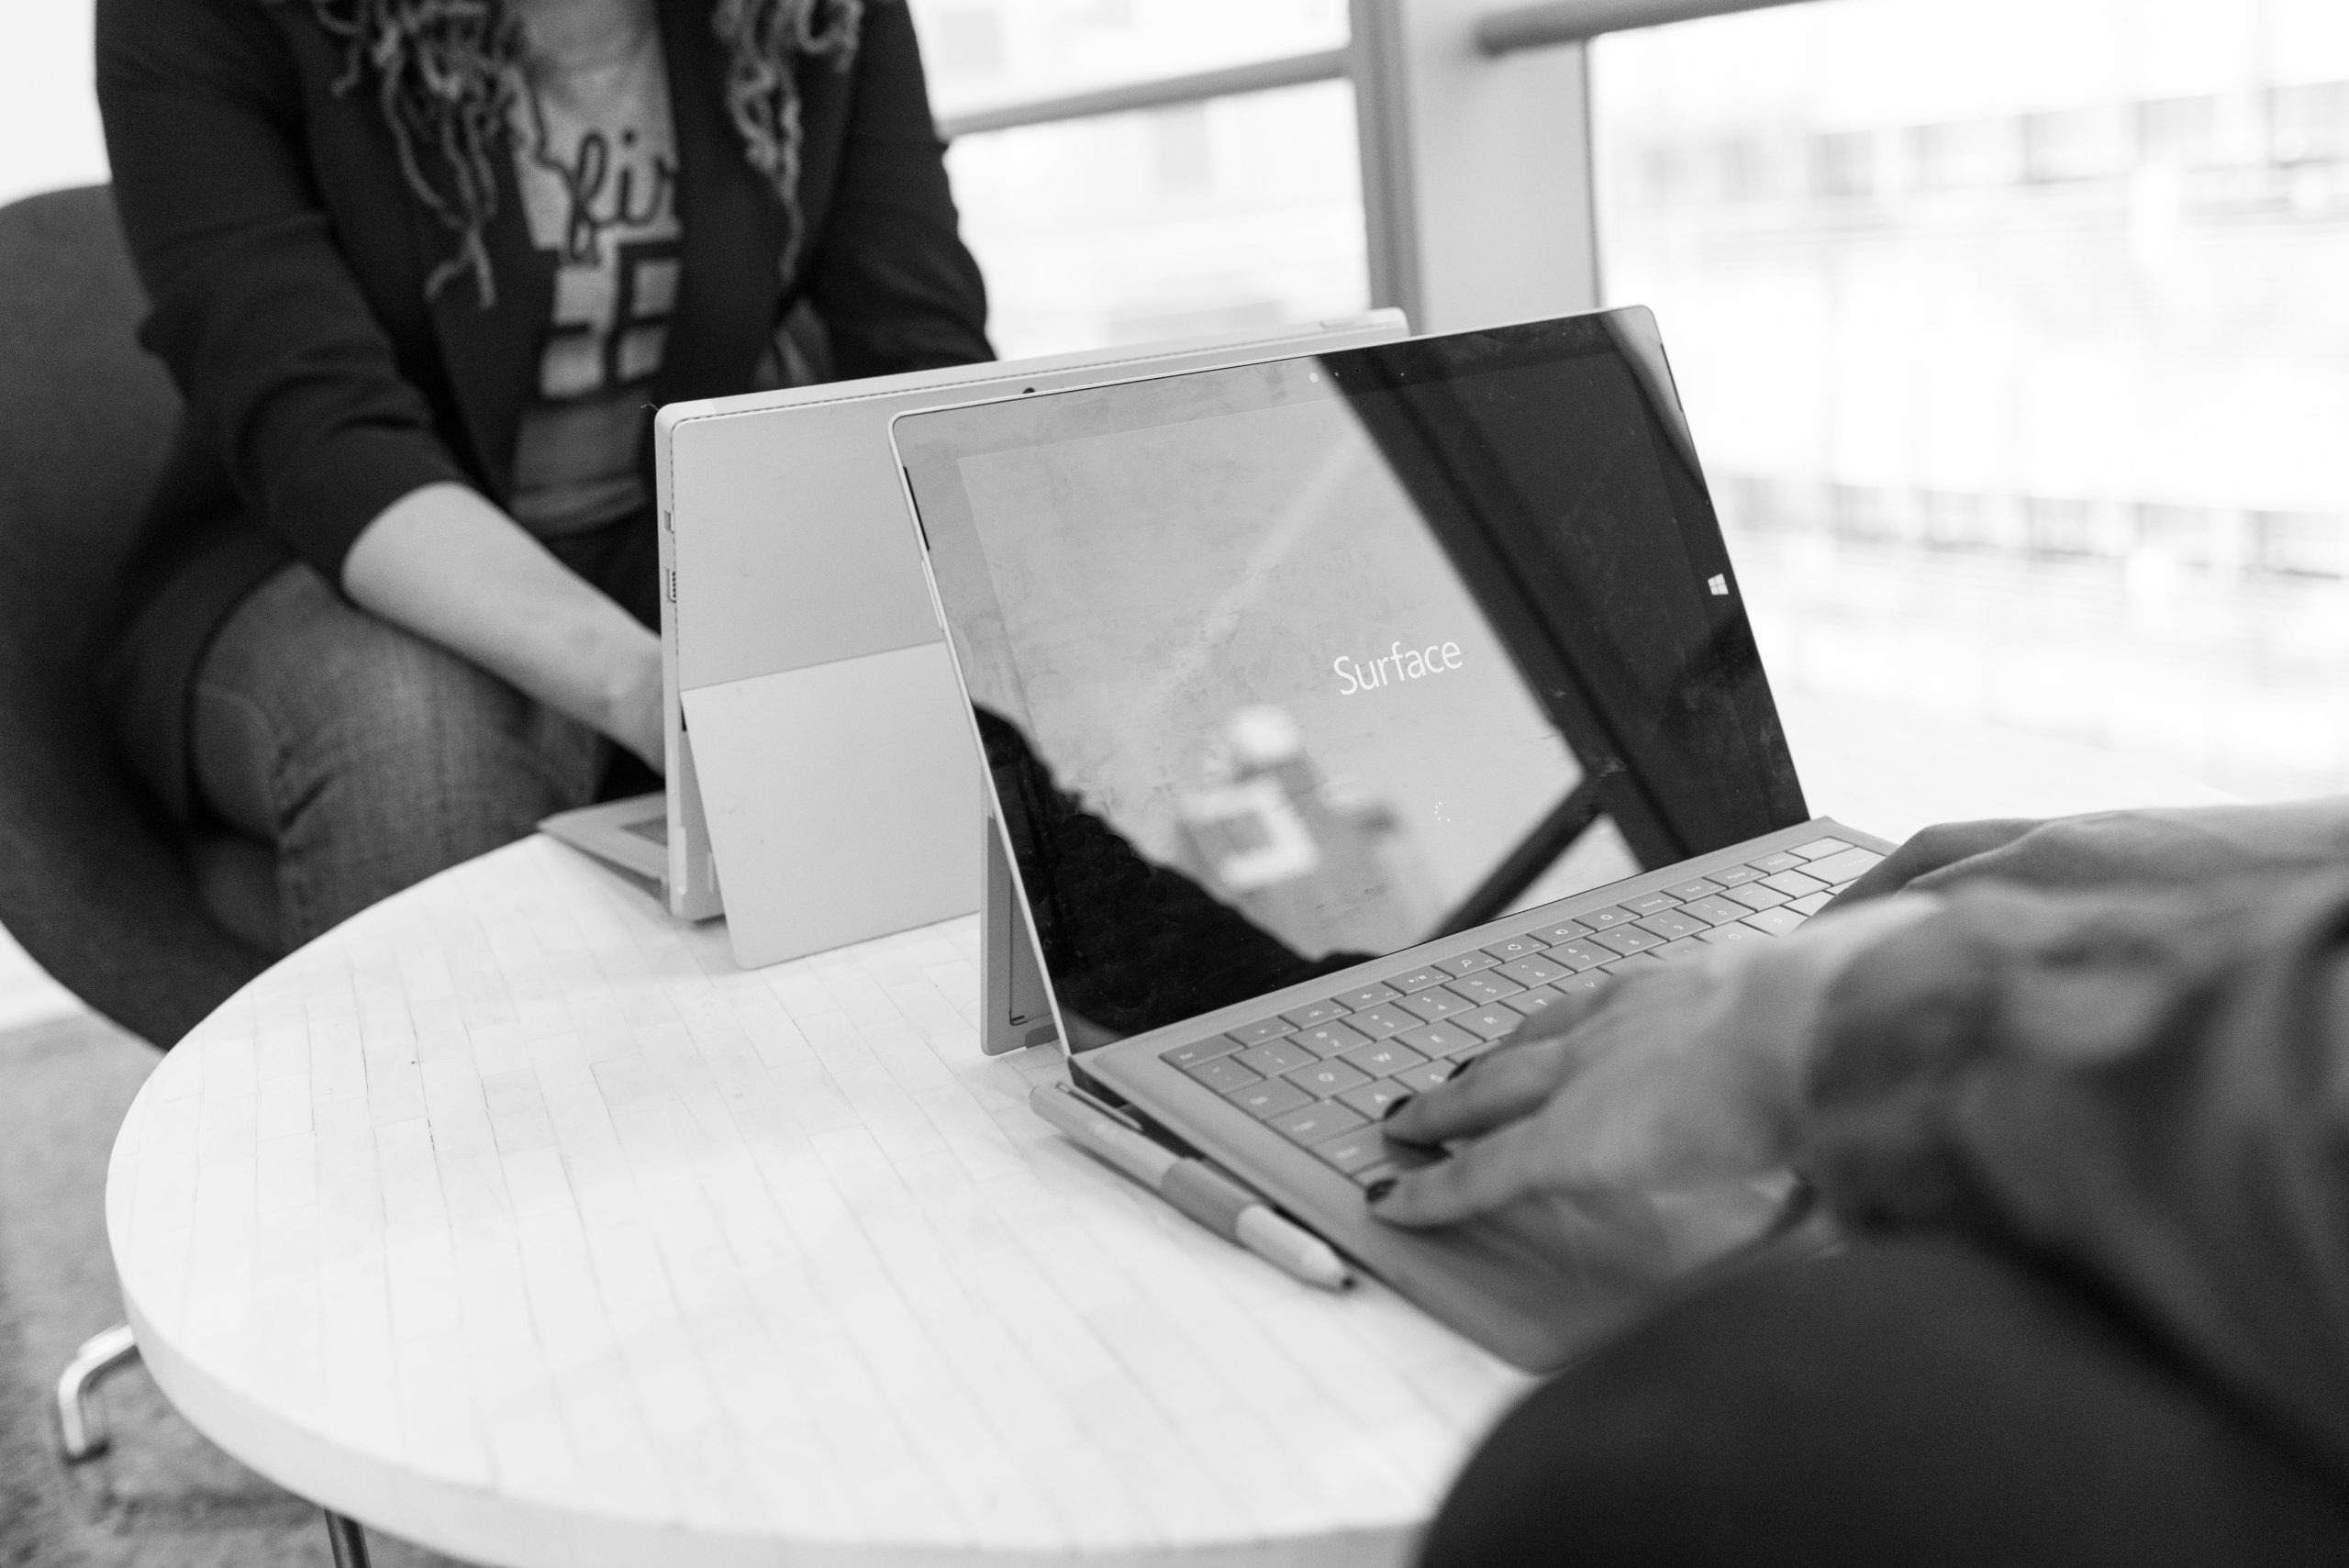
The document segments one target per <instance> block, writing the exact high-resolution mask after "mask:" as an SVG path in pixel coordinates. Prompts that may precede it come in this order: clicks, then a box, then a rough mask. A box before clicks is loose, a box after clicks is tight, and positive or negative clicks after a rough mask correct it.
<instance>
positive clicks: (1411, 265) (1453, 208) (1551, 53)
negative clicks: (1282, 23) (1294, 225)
mask: <svg viewBox="0 0 2349 1568" xmlns="http://www.w3.org/2000/svg"><path fill="white" fill-rule="evenodd" d="M1803 3H1805V0H1546V3H1544V4H1540V5H1528V6H1507V7H1502V8H1498V9H1495V8H1492V7H1491V5H1490V0H1350V5H1349V11H1350V13H1351V16H1350V20H1351V23H1352V28H1351V35H1350V38H1349V41H1348V42H1347V43H1346V44H1345V45H1344V46H1343V47H1341V48H1338V49H1330V50H1314V51H1311V52H1308V53H1305V54H1296V55H1286V56H1281V57H1277V58H1275V59H1270V60H1263V61H1250V62H1248V63H1246V64H1242V65H1232V66H1225V67H1221V68H1219V69H1217V70H1212V71H1201V72H1190V73H1187V74H1185V75H1180V76H1170V77H1161V78H1156V79H1152V80H1145V81H1140V82H1132V83H1121V84H1119V85H1117V86H1113V87H1105V88H1098V89H1095V90H1092V91H1089V92H1083V93H1073V94H1067V95H1058V96H1054V97H1050V98H1039V99H1031V100H1028V101H1025V102H1019V103H1011V104H1005V105H999V106H990V107H987V108H985V109H977V110H973V111H971V112H969V113H965V114H959V115H946V116H941V117H940V118H939V121H938V132H939V135H940V137H941V139H944V140H946V141H948V142H950V143H951V142H952V141H954V140H956V139H959V138H962V137H969V136H985V135H990V134H993V133H996V132H999V131H1007V130H1016V129H1021V128H1027V127H1030V126H1041V125H1058V124H1063V123H1066V122H1068V121H1071V120H1080V119H1090V118H1096V117H1101V116H1107V115H1121V114H1132V113H1136V112H1139V111H1143V110H1149V109H1160V108H1170V107H1174V106H1180V105H1186V104H1197V103H1204V102H1206V101H1208V99H1211V98H1223V97H1230V96H1235V95H1242V94H1251V93H1266V92H1275V91H1278V90H1280V89H1282V88H1285V87H1299V86H1304V85H1307V84H1308V83H1317V82H1333V81H1345V82H1349V83H1352V84H1353V93H1354V115H1355V126H1356V133H1357V148H1358V156H1359V157H1360V159H1361V161H1362V193H1363V223H1364V231H1365V232H1364V254H1365V256H1366V257H1367V259H1368V262H1369V272H1370V278H1369V283H1370V300H1371V304H1372V305H1374V306H1394V307H1397V308H1399V309H1401V310H1402V311H1403V312H1404V313H1405V314H1406V315H1408V317H1409V318H1410V320H1411V323H1412V326H1413V327H1414V328H1416V329H1418V330H1420V331H1439V332H1440V331H1453V330H1457V329H1460V328H1467V327H1473V326H1477V325H1482V324H1486V323H1489V322H1495V321H1505V320H1521V319H1530V318H1533V317H1545V316H1563V315H1567V314H1570V313H1572V312H1575V311H1578V310H1591V309H1596V308H1597V307H1598V304H1599V276H1598V211H1597V206H1596V201H1595V191H1596V184H1595V180H1594V175H1593V168H1592V159H1591V153H1592V146H1591V131H1590V83H1589V70H1588V46H1589V43H1590V40H1591V39H1596V38H1598V37H1600V36H1602V35H1604V34H1606V33H1610V32H1619V31H1622V30H1624V29H1627V28H1647V27H1660V26H1664V25H1665V24H1668V23H1673V22H1686V21H1694V20H1696V19H1698V18H1699V17H1713V16H1723V15H1727V14H1729V13H1731V12H1735V11H1753V10H1761V9H1765V8H1768V7H1773V6H1784V5H1796V4H1803ZM1528 148H1549V149H1553V150H1555V151H1556V153H1557V155H1556V156H1553V157H1548V158H1528V157H1526V156H1525V155H1524V154H1525V150H1526V149H1528Z"/></svg>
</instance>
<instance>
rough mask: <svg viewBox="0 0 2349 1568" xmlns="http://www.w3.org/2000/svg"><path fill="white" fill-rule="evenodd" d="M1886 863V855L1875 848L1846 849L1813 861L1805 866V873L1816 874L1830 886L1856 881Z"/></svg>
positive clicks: (1807, 874)
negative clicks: (1838, 853) (1880, 853)
mask: <svg viewBox="0 0 2349 1568" xmlns="http://www.w3.org/2000/svg"><path fill="white" fill-rule="evenodd" d="M1883 863H1884V857H1883V856H1882V855H1879V854H1877V853H1876V851H1874V850H1845V851H1843V852H1842V854H1840V855H1830V856H1828V857H1827V858H1826V859H1825V860H1823V861H1813V862H1810V863H1809V865H1807V866H1805V867H1803V868H1802V869H1803V874H1804V875H1806V876H1815V877H1817V878H1818V879H1819V880H1820V881H1821V882H1823V883H1826V884H1829V885H1830V886H1837V885H1840V884H1843V883H1846V882H1854V881H1856V880H1858V879H1859V878H1860V877H1863V876H1865V875H1866V874H1867V873H1869V872H1871V871H1874V870H1875V869H1876V867H1877V866H1879V865H1882V864H1883Z"/></svg>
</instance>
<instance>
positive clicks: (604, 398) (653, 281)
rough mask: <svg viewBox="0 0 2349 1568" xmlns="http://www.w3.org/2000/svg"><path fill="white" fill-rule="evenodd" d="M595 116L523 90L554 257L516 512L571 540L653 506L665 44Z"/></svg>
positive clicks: (671, 226) (670, 299)
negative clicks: (549, 310)
mask: <svg viewBox="0 0 2349 1568" xmlns="http://www.w3.org/2000/svg"><path fill="white" fill-rule="evenodd" d="M600 97H601V101H600V102H598V103H597V104H596V105H595V106H593V107H592V110H585V111H583V108H582V107H581V106H579V105H577V104H576V103H575V102H573V100H572V98H571V97H570V95H566V94H563V93H561V92H556V91H547V90H544V88H543V87H542V86H541V85H540V84H539V83H525V85H524V88H523V91H522V93H521V95H520V103H519V106H518V110H517V119H518V124H517V126H516V139H515V166H516V172H517V173H518V177H519V182H520V185H521V191H522V200H523V206H524V207H525V209H526V210H527V212H528V216H529V225H530V235H531V239H532V240H533V241H534V242H535V243H536V244H537V245H538V247H539V248H540V250H550V251H552V252H554V254H555V258H556V267H555V287H554V314H553V318H552V320H551V321H550V322H549V323H548V328H547V336H546V339H545V347H544V348H543V349H542V350H541V351H540V360H539V385H538V395H537V397H535V398H534V399H533V400H532V401H531V403H530V405H529V407H528V408H526V409H525V410H524V412H523V416H522V426H521V432H520V437H519V439H518V441H517V443H516V447H515V454H514V497H513V503H512V510H513V513H514V516H515V517H517V518H518V520H519V521H520V522H521V523H522V525H523V526H524V527H526V528H529V529H530V530H531V531H532V532H533V533H536V534H539V535H541V536H543V537H549V538H551V537H555V536H559V535H562V534H570V533H576V532H579V531H581V530H583V529H586V528H596V527H598V526H600V525H602V524H605V523H608V522H613V521H616V520H617V519H618V518H620V517H626V516H628V515H629V513H630V512H633V511H635V510H637V509H638V508H639V507H640V506H643V505H644V504H645V502H646V500H647V496H646V494H645V487H644V482H643V479H642V477H641V475H640V472H639V469H638V464H637V456H638V449H639V447H640V443H641V441H642V439H643V436H644V430H645V427H646V425H647V422H648V420H649V419H650V417H651V416H650V415H649V414H648V413H647V411H646V406H647V405H648V404H649V403H650V401H651V399H650V397H649V396H648V395H647V394H648V390H649V385H650V383H651V380H652V378H653V377H654V376H655V375H656V374H657V373H659V372H660V369H661V361H662V354H663V353H664V352H665V350H667V347H668V334H669V317H670V316H671V314H672V312H673V311H674V309H675V307H676V299H677V279H678V271H679V265H680V261H679V256H680V249H681V247H680V241H681V239H682V232H683V231H682V229H681V228H680V227H679V224H678V221H677V204H676V186H677V158H676V149H675V138H674V129H673V126H672V122H671V119H670V115H669V87H668V79H667V74H666V72H664V71H663V69H662V56H661V50H660V47H659V41H658V39H657V38H648V40H647V43H646V46H645V47H644V48H643V49H642V50H640V51H639V52H638V54H637V56H636V58H635V59H634V60H633V61H631V62H630V63H629V65H628V66H627V67H626V69H625V70H624V71H623V72H621V73H620V75H619V79H618V88H617V90H611V89H608V88H607V90H606V91H605V92H603V93H602V94H601V95H600Z"/></svg>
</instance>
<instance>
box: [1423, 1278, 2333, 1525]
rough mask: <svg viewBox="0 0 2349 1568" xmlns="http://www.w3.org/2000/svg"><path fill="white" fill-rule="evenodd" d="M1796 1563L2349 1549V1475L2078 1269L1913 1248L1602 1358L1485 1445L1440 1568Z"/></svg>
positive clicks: (1742, 1297)
mask: <svg viewBox="0 0 2349 1568" xmlns="http://www.w3.org/2000/svg"><path fill="white" fill-rule="evenodd" d="M1781 1562H1783V1563H1788V1564H1801V1565H1802V1568H1892V1565H1895V1564H1897V1565H1898V1568H2035V1565H2040V1564H2045V1565H2047V1568H2207V1565H2209V1564H2212V1563H2254V1562H2255V1563H2262V1564H2301V1563H2305V1564H2311V1565H2313V1564H2317V1563H2341V1562H2349V1490H2344V1488H2343V1485H2342V1480H2341V1477H2340V1476H2339V1474H2338V1473H2337V1472H2330V1471H2329V1470H2328V1467H2327V1466H2326V1465H2325V1464H2324V1463H2322V1462H2321V1461H2320V1460H2318V1459H2317V1458H2315V1457H2314V1456H2312V1455H2311V1454H2310V1453H2309V1452H2307V1451H2303V1450H2301V1449H2299V1447H2297V1446H2296V1445H2295V1443H2294V1442H2293V1441H2291V1440H2289V1438H2288V1436H2287V1435H2285V1434H2281V1433H2277V1432H2275V1431H2271V1430H2267V1429H2265V1428H2263V1426H2262V1425H2261V1424H2260V1422H2259V1421H2258V1420H2257V1419H2255V1418H2253V1417H2252V1416H2250V1415H2249V1414H2247V1413H2246V1412H2244V1411H2242V1410H2239V1409H2237V1408H2235V1407H2232V1405H2231V1404H2230V1403H2229V1402H2228V1401H2227V1400H2226V1399H2225V1398H2224V1397H2223V1396H2221V1395H2220V1394H2219V1393H2217V1392H2216V1391H2214V1390H2213V1389H2211V1388H2210V1386H2208V1385H2205V1384H2204V1383H2203V1382H2202V1381H2201V1380H2199V1378H2198V1377H2197V1376H2196V1374H2195V1373H2194V1371H2193V1370H2192V1369H2191V1368H2190V1367H2188V1366H2185V1365H2182V1364H2180V1363H2179V1362H2178V1361H2177V1360H2176V1359H2175V1358H2174V1357H2172V1356H2171V1355H2170V1354H2169V1353H2168V1352H2167V1351H2166V1350H2165V1348H2164V1347H2163V1346H2162V1345H2161V1344H2159V1343H2158V1342H2156V1341H2155V1340H2153V1339H2152V1338H2151V1337H2150V1336H2148V1335H2145V1334H2143V1333H2142V1332H2141V1331H2140V1330H2139V1329H2137V1328H2136V1327H2135V1326H2134V1325H2133V1324H2132V1322H2131V1321H2130V1320H2129V1319H2128V1318H2126V1317H2125V1316H2124V1315H2123V1314H2122V1313H2121V1311H2120V1310H2119V1309H2118V1308H2116V1307H2113V1306H2112V1305H2111V1304H2110V1303H2108V1302H2106V1301H2103V1300H2101V1299H2099V1297H2098V1296H2095V1295H2094V1294H2093V1293H2092V1292H2090V1291H2089V1290H2087V1288H2085V1287H2083V1286H2081V1285H2079V1284H2077V1283H2076V1282H2074V1281H2072V1280H2070V1279H2068V1278H2066V1277H2064V1276H2062V1275H2059V1274H2056V1273H2054V1272H2052V1271H2050V1270H2046V1269H2044V1268H2043V1267H2041V1266H2040V1265H2038V1264H2036V1263H2034V1262H2029V1261H2026V1260H2024V1259H2022V1258H2020V1257H2014V1256H2009V1255H2004V1254H2001V1253H1998V1252H1996V1251H1992V1250H1990V1249H1989V1248H1987V1247H1984V1246H1977V1245H1975V1244H1972V1243H1968V1242H1966V1241H1963V1240H1955V1239H1942V1238H1931V1237H1924V1236H1913V1237H1905V1238H1901V1239H1897V1240H1861V1241H1855V1242H1854V1243H1852V1244H1851V1245H1850V1246H1849V1247H1848V1248H1847V1249H1846V1250H1844V1251H1842V1252H1841V1253H1839V1254H1837V1255H1835V1256H1832V1257H1830V1258H1827V1259H1824V1260H1820V1261H1817V1262H1802V1263H1789V1264H1785V1265H1781V1266H1777V1267H1773V1268H1767V1269H1763V1270H1758V1271H1755V1272H1753V1273H1747V1274H1744V1275H1742V1276H1738V1277H1736V1278H1733V1279H1731V1280H1730V1281H1728V1282H1726V1283H1724V1284H1719V1285H1716V1286H1714V1287H1713V1288H1712V1289H1710V1290H1709V1291H1707V1292H1705V1293H1703V1294H1700V1295H1698V1296H1694V1297H1693V1298H1690V1299H1686V1300H1683V1301H1681V1302H1679V1303H1677V1304H1675V1305H1671V1306H1667V1307H1663V1308H1661V1309H1660V1310H1659V1311H1658V1312H1657V1313H1656V1314H1655V1315H1654V1316H1653V1317H1651V1318H1648V1319H1647V1320H1646V1321H1645V1322H1643V1323H1641V1324H1638V1325H1636V1326H1635V1327H1633V1328H1631V1329H1629V1330H1627V1331H1626V1332H1625V1333H1624V1334H1622V1335H1621V1337H1620V1338H1619V1339H1617V1340H1614V1341H1613V1342H1611V1343H1609V1344H1606V1345H1603V1346H1601V1347H1600V1348H1598V1350H1596V1351H1592V1352H1591V1353H1590V1354H1589V1355H1588V1356H1587V1357H1586V1358H1585V1359H1584V1360H1583V1361H1582V1362H1579V1363H1577V1364H1576V1365H1575V1366H1574V1367H1573V1368H1571V1369H1570V1370H1568V1371H1567V1372H1565V1373H1561V1374H1560V1375H1559V1376H1558V1377H1556V1378H1555V1379H1553V1381H1551V1382H1550V1383H1548V1384H1547V1385H1543V1386H1542V1388H1540V1389H1539V1390H1537V1391H1536V1392H1535V1393H1534V1394H1533V1395H1532V1396H1531V1397H1529V1398H1528V1399H1527V1400H1526V1401H1525V1402H1524V1403H1523V1404H1522V1405H1520V1406H1519V1407H1517V1409H1516V1410H1514V1411H1513V1412H1511V1413H1510V1414H1509V1415H1508V1417H1507V1418H1505V1419H1504V1420H1503V1421H1502V1422H1501V1424H1500V1426H1499V1427H1498V1428H1497V1429H1495V1431H1494V1432H1493V1433H1492V1435H1491V1436H1490V1437H1488V1438H1487V1439H1486V1440H1485V1443H1484V1445H1483V1447H1482V1448H1481V1449H1480V1450H1479V1451H1478V1452H1477V1453H1476V1455H1475V1458H1474V1459H1472V1460H1471V1461H1470V1462H1469V1463H1468V1466H1467V1468H1466V1469H1465V1470H1464V1472H1463V1473H1462V1474H1461V1476H1460V1478H1459V1480H1458V1481H1457V1482H1456V1483H1455V1484H1454V1485H1453V1492H1452V1496H1451V1497H1450V1498H1449V1499H1448V1500H1447V1501H1446V1502H1445V1504H1444V1506H1443V1509H1442V1513H1441V1514H1440V1515H1439V1516H1438V1518H1437V1519H1436V1522H1435V1525H1434V1527H1433V1529H1431V1530H1430V1531H1429V1533H1428V1538H1427V1542H1426V1545H1425V1548H1424V1555H1423V1557H1422V1559H1421V1568H1537V1565H1538V1568H1552V1565H1553V1564H1564V1563H1572V1564H1592V1565H1598V1564H1615V1563H1623V1564H1637V1565H1639V1568H1731V1565H1737V1568H1743V1565H1746V1564H1758V1563H1781Z"/></svg>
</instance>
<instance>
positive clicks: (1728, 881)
mask: <svg viewBox="0 0 2349 1568" xmlns="http://www.w3.org/2000/svg"><path fill="white" fill-rule="evenodd" d="M1705 874H1706V875H1707V876H1709V877H1710V878H1712V880H1713V881H1715V882H1718V883H1720V884H1721V885H1722V886H1723V887H1725V888H1728V887H1739V886H1742V885H1743V884H1746V883H1749V882H1759V881H1761V880H1762V878H1763V876H1764V875H1765V873H1762V872H1758V871H1755V870H1754V869H1753V867H1752V866H1723V867H1721V869H1720V870H1719V871H1709V872H1707V873H1705Z"/></svg>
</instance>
